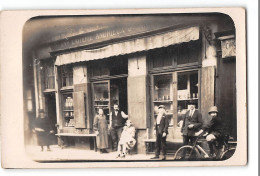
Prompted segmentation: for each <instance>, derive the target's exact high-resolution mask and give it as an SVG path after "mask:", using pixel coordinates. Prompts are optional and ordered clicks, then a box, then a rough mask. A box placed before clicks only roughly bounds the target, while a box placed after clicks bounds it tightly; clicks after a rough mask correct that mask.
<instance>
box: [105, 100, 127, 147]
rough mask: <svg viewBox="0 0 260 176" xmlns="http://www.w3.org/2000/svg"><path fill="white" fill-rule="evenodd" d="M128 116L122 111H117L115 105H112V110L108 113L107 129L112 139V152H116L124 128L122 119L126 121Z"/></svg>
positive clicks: (117, 108)
mask: <svg viewBox="0 0 260 176" xmlns="http://www.w3.org/2000/svg"><path fill="white" fill-rule="evenodd" d="M127 118H128V115H126V114H125V113H124V112H123V111H119V107H118V105H117V104H115V105H114V110H113V111H112V112H111V113H110V116H109V121H110V123H109V128H110V134H111V137H112V144H113V150H114V151H117V146H118V141H119V140H120V137H121V133H122V131H123V127H124V121H125V120H124V119H127Z"/></svg>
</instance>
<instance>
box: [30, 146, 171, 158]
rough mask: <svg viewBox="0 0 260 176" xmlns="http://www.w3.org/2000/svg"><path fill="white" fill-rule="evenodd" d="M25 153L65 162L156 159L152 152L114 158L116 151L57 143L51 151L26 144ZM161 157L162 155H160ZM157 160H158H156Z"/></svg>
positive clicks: (32, 156)
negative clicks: (62, 145)
mask: <svg viewBox="0 0 260 176" xmlns="http://www.w3.org/2000/svg"><path fill="white" fill-rule="evenodd" d="M25 150H26V153H27V154H28V156H29V157H30V158H32V160H35V161H38V162H66V161H75V162H77V161H78V162H79V161H122V160H123V161H135V160H138V161H142V160H145V161H156V160H151V159H150V158H151V157H153V156H154V155H153V154H147V155H146V154H129V155H127V156H126V157H125V158H116V157H117V152H110V153H102V154H101V153H100V152H95V151H94V150H87V149H77V148H73V147H69V148H64V149H61V148H60V147H59V146H58V145H52V146H51V150H52V151H46V147H45V148H44V151H41V149H40V147H39V146H26V147H25ZM161 157H162V156H161ZM167 160H173V156H167ZM157 161H158V160H157Z"/></svg>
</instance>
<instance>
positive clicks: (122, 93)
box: [34, 24, 216, 153]
mask: <svg viewBox="0 0 260 176" xmlns="http://www.w3.org/2000/svg"><path fill="white" fill-rule="evenodd" d="M164 25H165V26H164ZM164 25H163V24H159V25H158V26H156V25H151V24H150V25H139V26H138V25H132V26H123V27H118V26H116V27H111V28H104V29H101V30H97V31H94V32H90V33H87V34H81V35H77V36H74V37H70V38H67V40H63V39H62V40H58V41H52V42H50V43H48V44H45V45H43V46H42V48H40V49H39V50H38V51H36V52H35V58H37V57H38V58H40V56H41V55H49V57H48V59H42V60H41V59H38V60H37V61H36V60H35V62H39V64H37V65H35V66H34V82H35V90H36V91H35V97H37V98H36V99H37V102H36V109H44V110H45V112H46V113H47V114H48V116H50V117H52V119H53V124H54V123H57V125H56V126H57V136H59V137H60V139H62V140H59V145H63V144H62V142H61V141H63V143H64V141H65V143H66V145H76V146H79V147H84V148H89V149H93V148H94V147H95V145H94V143H93V142H94V140H93V138H92V137H93V130H92V129H93V119H94V116H95V114H96V110H97V107H103V109H104V112H105V115H106V117H107V120H108V119H109V114H110V113H111V111H112V108H113V105H114V104H119V107H120V109H121V110H122V111H124V112H125V113H126V114H128V115H129V119H131V120H132V122H133V124H134V126H135V127H136V129H137V133H136V134H137V135H136V139H137V152H138V153H144V152H145V151H146V150H147V148H146V147H147V146H145V145H146V142H147V141H150V142H152V141H153V140H154V138H155V137H154V136H153V125H154V119H155V118H156V115H157V111H158V106H159V105H161V104H163V105H165V107H166V111H167V117H168V118H169V121H170V127H169V135H168V137H167V140H169V141H170V142H173V143H181V141H182V136H181V132H180V128H181V123H182V115H183V114H184V113H185V112H186V110H187V109H188V108H189V107H188V101H194V102H195V103H196V108H197V109H199V110H200V111H201V113H202V115H203V120H204V121H205V122H206V121H207V114H208V113H207V111H208V109H209V107H210V106H213V105H215V95H216V93H215V87H216V81H215V79H216V77H215V76H216V75H215V74H216V56H215V55H214V52H212V50H213V51H214V50H215V46H214V45H213V44H212V43H211V42H210V41H209V40H210V39H209V35H208V31H207V30H205V26H204V25H201V24H196V25H191V24H189V25H188V24H183V25H178V26H176V25H169V24H167V25H166V24H164ZM133 26H134V27H133ZM211 33H212V32H211ZM212 53H213V54H212ZM45 58H46V57H45ZM214 59H215V60H214ZM54 104H55V105H54ZM36 112H37V111H36ZM84 136H85V137H86V138H84ZM88 136H89V138H88Z"/></svg>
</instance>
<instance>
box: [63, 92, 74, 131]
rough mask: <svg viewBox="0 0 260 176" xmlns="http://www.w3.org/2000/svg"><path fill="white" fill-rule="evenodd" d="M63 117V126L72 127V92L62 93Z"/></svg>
mask: <svg viewBox="0 0 260 176" xmlns="http://www.w3.org/2000/svg"><path fill="white" fill-rule="evenodd" d="M62 102H63V117H64V121H65V127H74V125H75V124H74V105H73V94H72V93H63V94H62Z"/></svg>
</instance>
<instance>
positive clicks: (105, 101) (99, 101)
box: [94, 100, 109, 102]
mask: <svg viewBox="0 0 260 176" xmlns="http://www.w3.org/2000/svg"><path fill="white" fill-rule="evenodd" d="M94 101H96V102H109V100H94Z"/></svg>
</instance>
